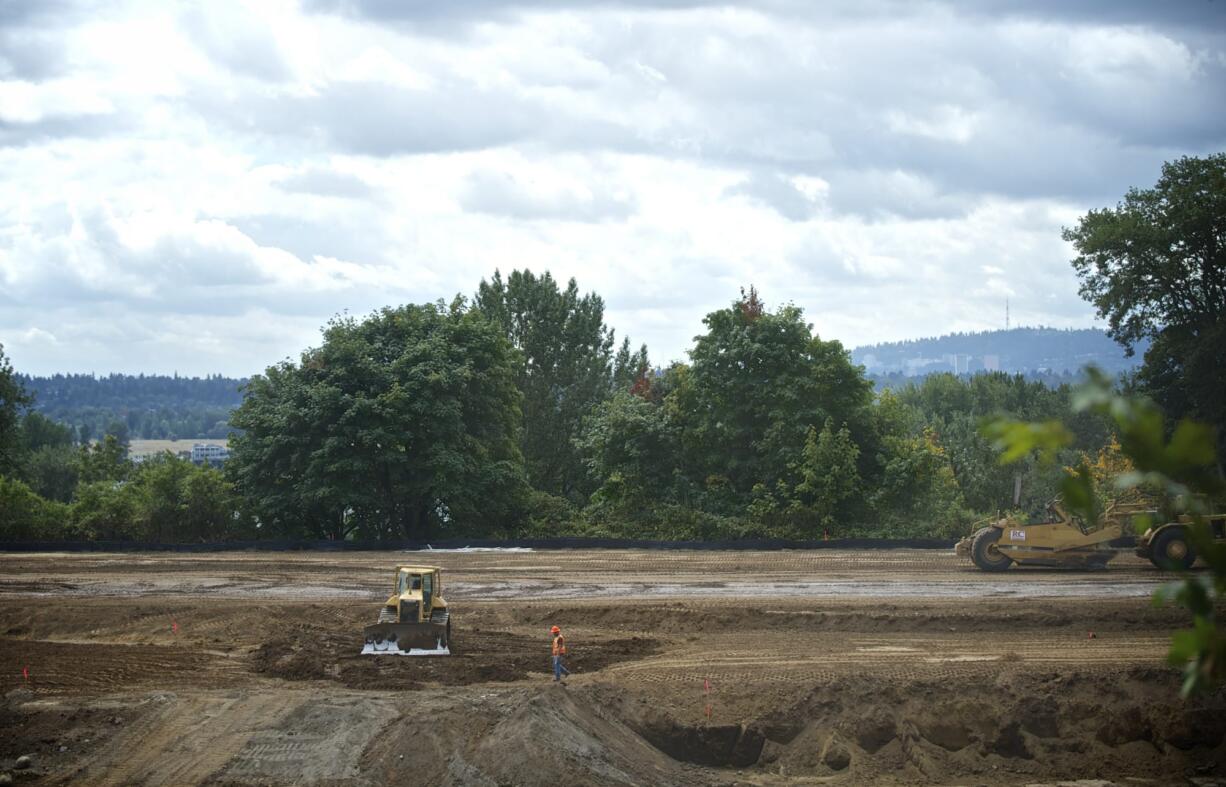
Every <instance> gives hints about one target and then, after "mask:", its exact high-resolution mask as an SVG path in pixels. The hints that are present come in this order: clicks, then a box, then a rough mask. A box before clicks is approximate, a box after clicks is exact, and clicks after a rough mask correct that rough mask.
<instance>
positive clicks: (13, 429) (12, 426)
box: [0, 344, 31, 476]
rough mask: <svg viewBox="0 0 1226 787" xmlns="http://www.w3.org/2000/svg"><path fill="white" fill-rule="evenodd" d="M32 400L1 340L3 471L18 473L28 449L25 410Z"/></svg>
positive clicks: (0, 455) (0, 452)
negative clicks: (25, 434)
mask: <svg viewBox="0 0 1226 787" xmlns="http://www.w3.org/2000/svg"><path fill="white" fill-rule="evenodd" d="M30 404H31V399H30V396H29V395H28V394H27V393H26V391H25V388H24V387H23V386H22V384H21V381H20V380H18V379H17V376H16V375H15V374H13V365H12V364H11V363H10V362H9V359H8V356H6V355H5V354H4V345H3V344H0V475H9V476H11V475H15V474H16V473H17V470H18V467H19V465H20V463H21V457H22V454H23V453H24V452H25V440H24V439H23V437H24V436H23V434H22V430H21V416H22V412H23V411H24V410H25V409H26V408H28V407H29V406H30Z"/></svg>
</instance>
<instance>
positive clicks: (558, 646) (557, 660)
mask: <svg viewBox="0 0 1226 787" xmlns="http://www.w3.org/2000/svg"><path fill="white" fill-rule="evenodd" d="M549 633H550V634H552V635H553V682H554V683H557V682H558V681H560V680H562V676H563V675H569V674H570V670H568V669H567V668H566V666H565V665H564V664H563V663H562V659H563V658H564V657H565V656H566V637H563V636H562V629H560V628H558V627H557V626H554V627H553V628H551V629H549Z"/></svg>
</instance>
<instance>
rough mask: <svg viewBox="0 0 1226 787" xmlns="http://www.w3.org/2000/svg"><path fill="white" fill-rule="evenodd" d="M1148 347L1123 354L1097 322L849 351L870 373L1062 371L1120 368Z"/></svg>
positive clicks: (1137, 359)
mask: <svg viewBox="0 0 1226 787" xmlns="http://www.w3.org/2000/svg"><path fill="white" fill-rule="evenodd" d="M1144 352H1145V346H1139V347H1138V348H1137V354H1136V355H1135V356H1133V357H1131V358H1128V357H1125V355H1124V349H1123V348H1122V347H1120V346H1119V345H1118V344H1116V343H1115V342H1114V341H1113V340H1112V339H1111V338H1110V337H1108V336H1107V334H1106V332H1105V331H1101V330H1098V329H1096V328H1080V329H1057V328H1042V327H1040V328H1013V329H1012V330H1007V331H983V332H980V333H953V334H949V335H948V336H939V337H936V338H932V339H910V340H908V341H902V342H886V343H883V344H870V345H866V346H864V347H857V348H855V349H854V350H852V351H851V357H852V360H853V361H854V362H855V363H858V364H861V365H863V366H864V370H865V371H866V372H867V373H868V374H869V375H870V376H872V377H897V376H902V377H919V376H923V375H926V374H933V373H935V372H953V373H955V374H974V373H976V372H983V371H1002V372H1012V373H1022V374H1033V375H1043V376H1060V375H1066V374H1076V373H1077V372H1079V371H1080V370H1081V369H1082V368H1084V367H1085V366H1087V365H1089V364H1094V365H1096V366H1098V367H1099V368H1100V369H1102V370H1103V371H1105V372H1108V373H1109V374H1118V373H1120V372H1125V371H1128V370H1130V369H1132V368H1134V367H1135V366H1137V365H1139V364H1140V362H1141V356H1142V355H1143V354H1144Z"/></svg>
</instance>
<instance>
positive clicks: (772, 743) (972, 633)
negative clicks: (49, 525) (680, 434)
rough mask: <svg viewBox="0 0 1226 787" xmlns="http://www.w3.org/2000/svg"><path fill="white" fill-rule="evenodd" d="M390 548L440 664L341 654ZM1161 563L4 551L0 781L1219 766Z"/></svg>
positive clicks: (1059, 778)
mask: <svg viewBox="0 0 1226 787" xmlns="http://www.w3.org/2000/svg"><path fill="white" fill-rule="evenodd" d="M398 562H401V563H407V562H429V563H434V564H437V565H441V566H443V567H444V571H445V574H444V577H445V578H444V583H445V586H444V594H445V595H446V596H447V598H448V600H449V602H450V604H451V606H452V609H453V634H454V643H453V655H452V656H450V657H437V658H405V657H397V656H361V655H358V652H359V651H360V649H361V644H362V643H361V629H362V627H363V626H364V625H365V624H366V623H368V622H371V621H372V620H373V618H374V616H375V615H376V613H377V610H378V606H379V603H380V602H381V601H382V599H383V597H385V595H386V594H387V593H388V591H389V590H390V587H389V584H390V572H391V569H392V567H393V566H394V565H395V564H396V563H398ZM1168 579H1170V577H1167V576H1165V575H1163V574H1161V573H1160V572H1158V571H1156V570H1154V569H1152V568H1151V567H1150V566H1149V565H1148V564H1143V563H1141V562H1140V561H1138V560H1134V559H1132V558H1130V557H1127V556H1124V557H1121V558H1118V559H1117V560H1116V561H1114V562H1113V563H1112V564H1111V565H1110V566H1109V568H1108V569H1107V570H1105V571H1091V572H1067V571H1051V570H1043V571H1034V570H1019V569H1014V570H1011V571H1009V572H1006V573H1005V574H1004V575H996V576H993V575H986V574H982V573H980V572H978V571H975V570H974V569H971V568H969V567H967V566H964V565H963V564H962V563H961V562H960V561H958V560H956V559H955V558H954V557H953V556H952V555H949V554H947V553H943V552H940V553H938V552H924V551H913V550H899V551H888V552H886V551H881V552H874V551H857V552H836V551H832V550H819V551H814V552H799V551H798V552H643V551H556V552H555V551H550V552H526V553H525V552H517V553H497V552H478V553H463V552H434V553H430V554H422V553H411V554H406V553H395V552H385V553H341V554H318V553H290V554H284V553H281V554H278V553H254V552H253V553H230V554H203V555H184V554H148V553H145V554H129V555H98V554H92V555H91V554H86V555H82V554H40V555H19V554H4V555H0V670H2V672H0V693H3V696H4V699H3V701H2V702H0V729H2V730H3V731H4V735H0V772H8V773H11V774H12V777H13V778H14V780H15V783H17V784H35V783H47V784H61V783H74V784H75V783H85V784H176V785H177V784H200V783H208V784H291V783H292V784H329V785H366V784H386V783H400V784H485V785H500V784H539V783H550V784H556V783H572V784H644V785H650V784H677V785H700V784H761V785H775V784H779V785H784V784H787V785H791V784H805V785H809V784H826V783H833V784H849V785H850V784H862V783H887V784H912V783H929V784H953V783H956V784H1056V783H1060V782H1065V781H1068V780H1077V779H1081V780H1098V781H1096V782H1093V783H1096V784H1103V783H1108V784H1120V785H1124V784H1129V785H1139V784H1198V785H1206V784H1226V692H1218V693H1215V694H1211V695H1208V696H1204V697H1200V698H1197V699H1196V700H1193V701H1189V702H1184V701H1182V700H1180V699H1179V698H1178V688H1179V682H1180V675H1179V673H1178V670H1176V669H1174V668H1171V667H1168V666H1166V664H1165V652H1166V649H1167V646H1168V644H1169V641H1170V635H1171V633H1172V632H1173V631H1175V630H1177V629H1179V628H1182V627H1183V626H1185V625H1186V619H1185V616H1184V614H1183V613H1182V612H1181V611H1180V610H1179V609H1174V608H1156V607H1154V606H1152V605H1151V604H1150V603H1149V601H1148V600H1147V599H1146V598H1145V596H1147V595H1149V594H1150V593H1152V590H1153V589H1154V588H1155V587H1157V586H1158V585H1160V584H1161V583H1162V582H1163V581H1165V580H1168ZM858 589H859V590H858ZM554 624H556V625H559V626H561V627H562V628H563V630H564V631H565V632H566V634H567V637H568V640H569V644H570V649H571V657H570V659H569V667H570V669H571V671H572V673H573V674H572V676H571V677H570V678H569V679H568V681H567V683H566V685H565V686H559V685H556V684H554V683H553V682H552V680H551V677H552V676H551V675H550V674H549V634H548V629H549V626H551V625H554ZM23 669H24V670H26V671H27V672H28V678H27V677H25V676H24V675H23ZM21 755H30V756H31V758H32V761H33V765H32V767H30V768H28V769H23V770H16V769H15V764H16V759H17V757H19V756H21Z"/></svg>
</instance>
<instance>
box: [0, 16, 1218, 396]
mask: <svg viewBox="0 0 1226 787" xmlns="http://www.w3.org/2000/svg"><path fill="white" fill-rule="evenodd" d="M246 5H247V4H242V3H238V2H233V3H231V2H223V1H221V0H210V1H209V2H207V3H204V2H200V3H184V4H182V5H178V6H177V5H175V4H174V3H171V2H165V1H164V0H158V2H118V1H116V0H107V1H106V2H97V3H90V2H73V1H72V0H26V1H25V2H22V1H21V0H0V343H3V345H4V347H5V352H6V353H7V354H8V355H9V356H10V357H11V359H12V361H13V363H14V365H15V366H16V367H17V369H18V370H20V371H24V372H28V373H31V374H47V373H51V372H56V371H65V372H67V371H78V372H80V371H85V372H88V371H95V372H98V373H104V372H110V371H123V372H141V371H143V372H149V373H154V372H165V373H169V372H172V371H176V370H177V371H178V372H179V373H180V374H205V373H213V372H221V373H225V374H231V375H249V374H252V373H255V372H259V371H261V370H262V369H263V368H264V367H265V366H267V365H268V364H271V363H274V362H276V361H278V360H281V359H283V358H285V357H287V356H294V357H296V356H297V354H298V353H299V352H300V351H301V350H302V349H303V348H305V347H307V346H310V345H313V344H316V343H317V342H318V339H319V328H320V326H321V325H322V324H323V323H324V322H325V321H326V320H327V319H328V318H329V317H331V316H332V315H334V314H336V313H338V312H341V311H344V310H348V311H349V312H350V313H353V314H359V315H360V314H364V313H367V312H369V311H370V310H372V309H375V308H378V307H380V306H384V305H394V304H400V303H405V302H423V301H433V300H437V299H438V298H445V299H448V300H450V298H451V297H452V296H454V295H455V294H456V293H457V292H459V293H463V294H466V295H471V294H472V293H473V292H474V291H475V290H476V287H477V284H478V282H479V281H480V280H481V279H482V277H488V276H489V275H490V274H492V273H493V271H494V270H495V269H496V268H501V269H502V270H503V271H504V272H507V271H509V270H511V269H513V268H523V267H529V268H531V269H533V270H535V271H538V272H540V271H544V270H551V271H552V272H553V273H554V275H555V276H556V277H559V278H561V279H566V278H568V277H571V276H574V277H575V278H577V279H578V281H579V285H580V287H581V288H583V289H584V290H595V291H596V292H598V293H600V294H601V295H602V296H603V297H604V299H605V302H606V318H607V320H608V322H609V323H610V324H611V325H612V326H613V327H614V328H615V329H616V331H617V334H618V337H619V339H620V337H621V336H623V335H626V334H629V335H630V336H631V337H632V339H633V340H634V341H635V342H636V343H637V342H639V341H646V342H647V344H648V347H649V349H650V352H651V357H652V359H653V361H656V362H661V363H662V362H667V361H669V360H671V359H675V358H682V357H684V354H685V351H686V350H687V349H688V348H689V347H690V345H691V340H692V337H693V336H694V335H695V334H697V333H698V332H700V331H701V329H702V324H701V321H702V317H703V315H704V314H706V313H707V312H708V311H711V310H712V309H716V308H720V307H722V306H724V305H726V304H727V303H728V302H730V301H731V300H732V299H733V298H735V297H736V295H737V292H738V288H739V287H741V286H743V285H748V284H750V283H753V284H755V285H756V286H757V287H758V289H759V290H760V292H761V293H762V295H763V297H764V299H765V300H766V301H767V303H768V305H770V306H772V307H774V306H776V305H778V304H780V303H782V302H786V301H792V302H795V303H796V304H798V305H800V306H802V307H803V308H804V309H805V311H806V314H807V317H808V319H809V321H810V322H812V323H813V324H814V327H815V329H816V330H817V331H818V333H819V334H820V335H821V336H822V337H823V338H835V339H839V340H841V341H842V342H843V343H844V344H846V345H847V346H848V347H852V346H856V345H860V344H865V343H870V342H876V341H882V340H894V339H903V338H912V337H918V336H925V335H936V334H942V333H948V332H951V331H965V330H977V329H987V328H997V327H1002V325H1003V322H1004V308H1005V298H1006V297H1008V298H1009V300H1010V304H1011V310H1012V318H1013V322H1014V324H1044V325H1050V326H1059V327H1072V326H1087V325H1090V324H1092V322H1093V313H1092V310H1091V309H1090V308H1089V307H1088V306H1087V305H1086V304H1085V303H1084V302H1082V301H1081V300H1080V299H1079V298H1078V296H1077V285H1076V279H1075V277H1074V276H1073V274H1072V272H1071V269H1070V267H1069V264H1068V260H1069V259H1070V257H1071V256H1072V255H1071V252H1070V250H1069V248H1068V247H1067V246H1066V245H1065V244H1064V243H1063V241H1061V240H1060V228H1061V226H1062V225H1070V224H1072V223H1074V222H1075V221H1076V219H1077V217H1078V216H1079V215H1081V214H1082V213H1084V212H1085V211H1086V210H1088V209H1090V208H1095V207H1103V206H1107V205H1114V204H1115V203H1116V202H1117V201H1118V200H1119V198H1120V197H1121V196H1122V195H1123V194H1124V192H1125V191H1126V190H1127V189H1128V187H1130V186H1134V185H1135V186H1149V185H1152V184H1153V183H1154V181H1155V180H1156V179H1157V177H1158V175H1159V170H1160V167H1161V164H1162V162H1163V161H1165V160H1168V159H1171V158H1175V157H1178V156H1181V155H1185V154H1188V155H1198V154H1206V153H1211V152H1218V151H1222V150H1224V149H1226V2H1224V1H1223V0H1171V2H1165V3H1158V2H1148V1H1145V2H1126V1H1125V0H1100V1H1099V2H1077V3H1071V2H1070V3H1065V2H1057V0H1051V1H1050V2H1020V1H1019V2H1008V1H1007V0H996V1H992V0H984V1H983V2H973V3H972V2H965V3H963V2H947V3H945V2H902V1H901V0H899V1H897V2H890V1H889V0H881V1H880V2H872V1H871V0H870V1H868V2H865V1H863V0H855V1H853V0H848V2H822V3H813V2H807V1H806V0H773V1H768V2H763V3H760V4H757V5H755V6H752V7H745V8H734V7H730V6H726V5H719V4H708V3H704V2H700V1H698V0H695V1H694V2H686V1H685V0H672V1H670V0H658V1H657V2H651V1H650V0H641V1H638V2H636V1H635V0H624V1H623V2H612V3H605V2H583V1H582V0H578V1H576V2H570V3H566V2H550V1H549V0H536V1H535V2H533V1H531V0H529V1H525V2H519V3H514V2H512V3H494V2H488V1H483V2H467V3H449V2H436V3H423V2H409V1H408V0H405V1H404V2H401V1H400V0H303V2H301V3H298V2H292V0H290V1H287V2H268V3H251V4H250V5H251V6H252V7H251V8H247V7H245V6H246ZM457 6H459V7H458V8H457ZM814 6H818V7H820V9H821V10H814V8H813V7H814ZM1074 8H1075V10H1074ZM253 9H254V10H253Z"/></svg>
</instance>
